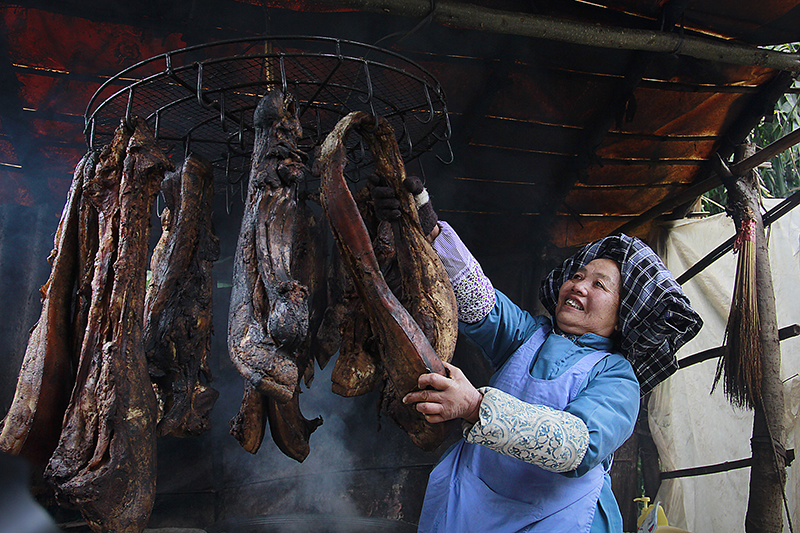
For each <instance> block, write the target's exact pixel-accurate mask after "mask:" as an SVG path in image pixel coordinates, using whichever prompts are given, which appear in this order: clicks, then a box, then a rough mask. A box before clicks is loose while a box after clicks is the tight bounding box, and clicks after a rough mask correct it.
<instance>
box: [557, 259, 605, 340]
mask: <svg viewBox="0 0 800 533" xmlns="http://www.w3.org/2000/svg"><path fill="white" fill-rule="evenodd" d="M619 291H620V272H619V266H617V263H616V262H614V261H612V260H611V259H605V258H600V259H595V260H594V261H591V262H590V263H588V264H587V265H585V266H583V267H581V268H580V269H578V271H577V272H575V274H573V275H572V277H571V278H570V279H568V280H567V281H566V282H564V284H563V285H562V286H561V289H560V290H559V291H558V305H556V317H555V318H556V323H557V324H558V327H559V329H561V331H563V332H565V333H571V334H573V335H583V334H584V333H595V334H597V335H600V336H602V337H611V336H612V335H613V334H614V332H615V331H616V329H617V324H618V322H619V318H618V314H619V313H618V312H619Z"/></svg>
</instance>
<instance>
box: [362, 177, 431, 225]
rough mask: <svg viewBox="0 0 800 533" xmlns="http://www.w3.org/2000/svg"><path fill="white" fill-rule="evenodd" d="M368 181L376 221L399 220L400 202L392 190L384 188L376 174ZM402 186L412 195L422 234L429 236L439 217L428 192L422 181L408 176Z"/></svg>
mask: <svg viewBox="0 0 800 533" xmlns="http://www.w3.org/2000/svg"><path fill="white" fill-rule="evenodd" d="M368 179H369V181H370V183H372V191H371V195H372V204H373V206H374V208H375V216H376V217H378V220H389V221H391V220H397V219H398V218H400V200H398V199H397V197H396V196H395V194H394V189H393V188H392V187H387V186H384V185H383V182H382V180H381V178H380V177H379V176H378V175H376V174H372V175H370V176H369V178H368ZM403 186H404V187H405V188H406V190H407V191H408V192H410V193H411V194H413V195H414V202H415V203H416V205H417V214H418V215H419V223H420V226H422V232H423V233H424V234H425V235H430V233H431V232H432V231H433V229H434V228H435V227H436V224H437V222H439V217H438V216H436V212H435V211H434V210H433V206H432V205H431V201H430V196H428V191H427V190H426V189H425V186H424V185H423V184H422V180H421V179H419V178H418V177H416V176H409V177H407V178H406V179H405V181H403Z"/></svg>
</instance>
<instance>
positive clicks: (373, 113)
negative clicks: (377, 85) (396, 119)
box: [358, 59, 378, 131]
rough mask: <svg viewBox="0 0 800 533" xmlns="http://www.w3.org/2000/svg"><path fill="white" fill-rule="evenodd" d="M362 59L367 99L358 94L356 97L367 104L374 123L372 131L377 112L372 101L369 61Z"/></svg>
mask: <svg viewBox="0 0 800 533" xmlns="http://www.w3.org/2000/svg"><path fill="white" fill-rule="evenodd" d="M362 61H363V63H364V74H365V75H366V77H367V99H366V100H364V99H362V98H361V97H360V96H359V97H358V99H359V100H361V102H362V103H364V104H367V103H368V104H369V110H370V111H371V112H372V120H373V122H374V123H375V124H374V126H373V129H372V131H374V130H375V129H376V128H377V127H378V114H377V113H375V106H374V104H373V103H372V97H373V96H374V95H375V92H374V90H373V87H372V75H371V74H370V73H369V63H368V62H367V60H366V59H362Z"/></svg>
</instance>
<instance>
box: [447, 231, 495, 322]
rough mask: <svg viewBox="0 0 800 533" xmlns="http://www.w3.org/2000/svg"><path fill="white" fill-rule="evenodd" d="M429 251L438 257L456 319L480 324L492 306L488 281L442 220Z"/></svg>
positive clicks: (490, 286)
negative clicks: (453, 297) (453, 300)
mask: <svg viewBox="0 0 800 533" xmlns="http://www.w3.org/2000/svg"><path fill="white" fill-rule="evenodd" d="M439 227H440V229H441V231H440V233H439V235H438V236H437V237H436V240H434V241H433V248H434V249H435V250H436V252H437V253H438V254H439V258H441V260H442V263H443V264H444V268H445V270H446V271H447V276H448V277H449V278H450V283H452V285H453V292H454V293H455V295H456V301H457V302H458V319H459V320H460V321H461V322H464V323H466V324H474V323H476V322H480V321H481V320H482V319H483V318H484V317H486V315H488V314H489V312H490V311H491V310H492V308H493V307H494V303H495V294H494V287H492V282H491V281H489V278H487V277H486V275H485V274H484V273H483V269H481V266H480V265H479V264H478V261H477V260H476V259H475V258H474V257H473V256H472V254H471V253H470V251H469V250H468V249H467V247H466V245H465V244H464V243H463V242H462V241H461V239H460V238H459V236H458V234H457V233H456V232H455V230H454V229H453V228H452V227H451V226H450V225H449V224H448V223H447V222H444V221H442V220H440V221H439Z"/></svg>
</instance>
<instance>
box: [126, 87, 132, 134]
mask: <svg viewBox="0 0 800 533" xmlns="http://www.w3.org/2000/svg"><path fill="white" fill-rule="evenodd" d="M132 109H133V86H131V88H130V89H129V90H128V104H127V105H126V106H125V127H126V128H128V129H133V128H132V120H131V110H132Z"/></svg>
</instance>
